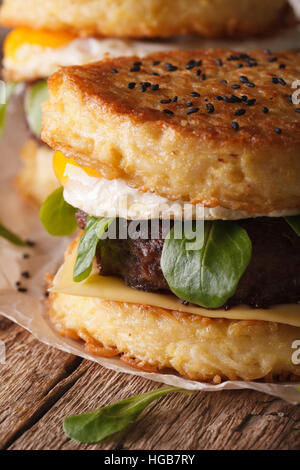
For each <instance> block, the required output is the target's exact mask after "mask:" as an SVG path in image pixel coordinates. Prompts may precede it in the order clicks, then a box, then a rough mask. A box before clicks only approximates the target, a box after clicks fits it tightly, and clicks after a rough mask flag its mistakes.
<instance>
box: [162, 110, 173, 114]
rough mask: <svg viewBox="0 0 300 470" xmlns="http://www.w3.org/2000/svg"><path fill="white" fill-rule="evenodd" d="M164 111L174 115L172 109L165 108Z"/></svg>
mask: <svg viewBox="0 0 300 470" xmlns="http://www.w3.org/2000/svg"><path fill="white" fill-rule="evenodd" d="M163 113H165V114H170V115H173V114H174V113H173V111H171V110H170V109H163Z"/></svg>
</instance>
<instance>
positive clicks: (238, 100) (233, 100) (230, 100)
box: [223, 95, 242, 103]
mask: <svg viewBox="0 0 300 470" xmlns="http://www.w3.org/2000/svg"><path fill="white" fill-rule="evenodd" d="M223 99H224V101H226V103H241V101H242V100H241V98H239V97H238V96H236V95H231V96H230V98H228V96H224V97H223Z"/></svg>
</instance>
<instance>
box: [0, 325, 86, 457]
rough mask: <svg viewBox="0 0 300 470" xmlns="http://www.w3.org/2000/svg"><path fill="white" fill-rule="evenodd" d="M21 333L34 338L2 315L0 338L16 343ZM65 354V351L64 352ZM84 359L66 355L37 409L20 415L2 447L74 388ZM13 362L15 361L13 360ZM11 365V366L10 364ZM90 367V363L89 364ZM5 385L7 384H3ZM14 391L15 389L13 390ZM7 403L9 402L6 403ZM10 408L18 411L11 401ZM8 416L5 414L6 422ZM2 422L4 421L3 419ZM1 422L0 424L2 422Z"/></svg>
mask: <svg viewBox="0 0 300 470" xmlns="http://www.w3.org/2000/svg"><path fill="white" fill-rule="evenodd" d="M19 335H21V336H23V335H25V337H26V339H27V340H28V342H29V343H30V342H31V341H37V340H34V339H33V337H32V336H31V335H30V333H28V332H26V331H25V330H24V329H23V328H21V327H19V326H18V325H16V324H14V323H12V322H10V321H9V320H7V319H5V318H4V317H2V316H0V338H2V339H5V340H6V341H7V342H9V341H10V342H11V343H14V342H15V340H16V339H17V338H18V337H19ZM37 344H38V345H39V346H38V347H40V348H43V347H46V346H44V345H43V344H42V343H40V342H37ZM26 347H27V348H29V347H30V344H26ZM9 353H10V357H9V359H10V360H11V359H12V358H13V359H14V360H15V357H13V356H15V355H16V349H15V350H13V351H12V352H11V351H9ZM62 354H63V353H62ZM82 361H83V359H82V358H80V357H77V356H72V355H66V359H65V361H64V367H63V369H62V370H61V372H60V373H58V375H57V376H56V377H54V379H53V380H51V381H50V383H49V387H48V388H47V387H46V388H45V390H44V391H43V394H42V395H41V397H39V398H38V404H37V408H36V410H34V412H33V413H32V414H30V410H26V413H25V416H20V419H18V422H17V423H16V425H15V426H14V427H13V429H12V430H11V431H10V429H7V437H4V438H2V442H1V444H0V449H1V450H5V449H7V448H8V447H9V446H10V445H11V444H13V443H14V442H15V441H16V440H17V439H18V438H19V437H20V436H21V435H22V434H23V433H24V432H26V431H27V430H28V429H30V428H31V427H32V426H33V425H34V424H35V423H37V422H38V421H39V420H40V419H41V418H42V417H43V416H44V415H45V414H46V413H47V412H48V411H49V409H50V408H51V407H52V406H53V405H54V404H55V403H56V402H57V401H58V400H59V399H60V398H61V397H62V396H63V395H64V394H65V393H66V392H67V391H68V390H70V388H72V387H73V386H74V385H75V383H76V382H77V380H78V379H79V378H80V377H81V376H82V375H84V373H85V370H86V368H85V369H81V370H80V371H79V373H77V374H76V369H78V367H79V365H80V364H81V362H82ZM11 362H13V361H11ZM8 367H9V366H8ZM87 367H88V364H87ZM3 387H5V384H3ZM12 392H13V391H12ZM21 392H22V393H26V390H25V391H24V390H22V391H21ZM6 405H7V404H6ZM8 406H9V409H11V411H12V415H13V414H14V413H16V410H13V406H12V404H11V403H10V402H8ZM3 407H4V403H3V404H2V408H3ZM6 419H7V417H5V416H4V420H3V421H4V422H5V420H6ZM1 422H2V421H1ZM1 422H0V424H1Z"/></svg>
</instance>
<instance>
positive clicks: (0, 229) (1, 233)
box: [0, 222, 28, 246]
mask: <svg viewBox="0 0 300 470" xmlns="http://www.w3.org/2000/svg"><path fill="white" fill-rule="evenodd" d="M0 237H2V238H5V239H6V240H8V241H9V242H11V243H13V244H14V245H17V246H27V245H28V244H27V242H26V241H24V240H22V239H21V238H20V237H19V236H18V235H16V234H15V233H13V232H11V230H9V229H8V228H7V227H5V226H4V225H3V224H2V222H0Z"/></svg>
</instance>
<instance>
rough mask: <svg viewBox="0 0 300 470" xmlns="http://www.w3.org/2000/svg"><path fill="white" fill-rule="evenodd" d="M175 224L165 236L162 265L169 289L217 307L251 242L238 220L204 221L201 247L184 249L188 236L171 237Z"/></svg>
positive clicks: (242, 265) (228, 293)
mask: <svg viewBox="0 0 300 470" xmlns="http://www.w3.org/2000/svg"><path fill="white" fill-rule="evenodd" d="M174 230H175V226H174V227H173V229H172V230H171V232H170V234H169V235H168V237H167V239H166V240H165V243H164V247H163V251H162V257H161V268H162V271H163V274H164V276H165V278H166V280H167V282H168V285H169V287H170V289H171V290H172V292H174V294H175V295H176V296H177V297H179V298H180V299H183V300H186V301H188V302H191V303H193V304H196V305H200V306H202V307H208V308H218V307H221V306H222V305H224V303H225V302H226V301H227V300H228V299H229V298H230V297H231V296H232V295H233V294H234V292H235V291H236V288H237V285H238V282H239V280H240V278H241V277H242V275H243V274H244V272H245V270H246V268H247V266H248V264H249V263H250V260H251V253H252V244H251V240H250V238H249V236H248V234H247V232H246V230H244V229H243V228H242V227H240V225H239V224H237V223H236V222H231V221H214V222H205V223H204V243H203V246H202V248H201V249H197V250H188V249H186V244H187V239H186V237H185V236H183V237H181V239H175V237H174Z"/></svg>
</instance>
